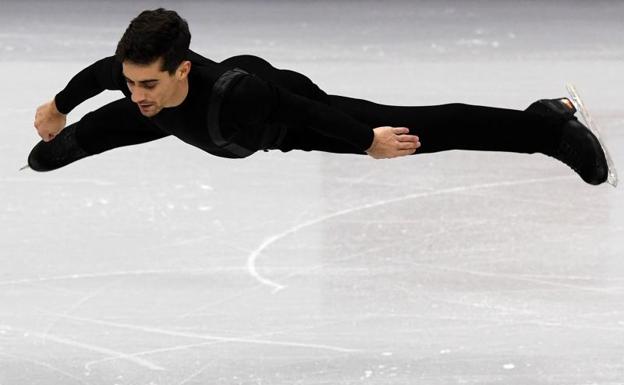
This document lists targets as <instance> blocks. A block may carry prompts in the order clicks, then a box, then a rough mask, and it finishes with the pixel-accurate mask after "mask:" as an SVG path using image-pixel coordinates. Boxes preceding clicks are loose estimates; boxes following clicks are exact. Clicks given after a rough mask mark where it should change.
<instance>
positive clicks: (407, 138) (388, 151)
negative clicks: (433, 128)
mask: <svg viewBox="0 0 624 385" xmlns="http://www.w3.org/2000/svg"><path fill="white" fill-rule="evenodd" d="M228 94H229V95H228V101H229V102H230V103H232V104H231V106H232V108H233V109H234V111H235V113H234V117H235V119H236V120H237V122H238V123H240V124H257V123H265V122H266V123H282V124H287V125H296V126H301V127H307V128H309V129H312V130H316V131H317V132H319V133H321V134H323V135H325V136H329V137H332V138H336V139H340V140H343V141H345V142H347V143H351V144H353V145H355V146H357V147H358V148H360V149H361V150H362V151H366V152H367V153H368V154H369V155H370V156H372V157H374V158H392V157H396V156H402V155H409V154H413V153H414V152H415V151H416V149H417V148H418V147H419V146H420V143H419V142H418V137H416V136H414V135H407V133H408V132H409V130H408V129H407V128H405V127H388V126H384V127H377V128H374V129H373V128H371V127H368V126H367V125H365V124H362V123H361V122H359V121H357V120H356V119H354V118H353V117H351V116H350V115H347V114H345V113H344V112H342V111H339V110H336V109H334V108H332V107H331V106H328V105H326V104H323V103H321V102H318V101H316V100H312V99H308V98H305V97H303V96H300V95H297V94H294V93H292V92H290V91H288V90H286V89H285V88H283V87H280V86H277V85H275V84H273V83H270V82H267V81H264V80H263V79H260V78H259V77H257V76H255V75H243V76H242V78H241V79H240V80H239V81H238V82H237V83H236V84H235V85H234V86H233V87H232V89H230V90H228Z"/></svg>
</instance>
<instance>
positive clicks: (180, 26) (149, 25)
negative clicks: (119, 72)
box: [115, 8, 191, 75]
mask: <svg viewBox="0 0 624 385" xmlns="http://www.w3.org/2000/svg"><path fill="white" fill-rule="evenodd" d="M190 43H191V32H190V31H189V27H188V23H187V22H186V20H184V19H183V18H181V17H180V15H178V14H177V13H176V12H175V11H169V10H166V9H164V8H158V9H155V10H153V11H149V10H146V11H143V12H141V13H140V14H139V16H137V17H135V18H134V19H133V20H132V21H131V22H130V25H129V26H128V28H127V29H126V32H124V34H123V36H122V37H121V40H119V43H118V44H117V50H116V51H115V56H116V58H117V60H118V61H119V62H123V61H125V60H128V61H130V62H132V63H135V64H145V65H147V64H151V63H153V62H155V61H156V60H158V59H159V58H160V57H162V58H163V64H162V68H161V69H162V70H163V71H167V72H169V74H170V75H173V74H174V73H175V70H176V69H177V68H178V66H179V65H180V63H182V61H184V59H185V58H186V56H187V54H188V49H189V45H190Z"/></svg>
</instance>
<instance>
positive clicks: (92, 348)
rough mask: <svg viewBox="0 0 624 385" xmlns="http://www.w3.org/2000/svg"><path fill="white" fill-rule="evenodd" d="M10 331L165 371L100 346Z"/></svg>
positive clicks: (49, 335)
mask: <svg viewBox="0 0 624 385" xmlns="http://www.w3.org/2000/svg"><path fill="white" fill-rule="evenodd" d="M59 316H61V317H64V318H70V317H69V316H63V315H59ZM11 329H12V330H17V331H20V332H22V333H24V337H29V336H33V337H36V338H40V339H43V340H45V341H52V342H56V343H58V344H61V345H68V346H71V347H74V348H81V349H84V350H89V351H92V352H97V353H102V354H106V355H109V356H113V357H115V358H117V359H120V360H126V361H129V362H132V363H134V364H137V365H139V366H142V367H145V368H148V369H151V370H165V369H164V368H163V367H161V366H158V365H156V364H154V363H152V362H150V361H148V360H145V359H142V358H135V357H131V356H130V355H128V354H126V353H123V352H118V351H115V350H112V349H108V348H105V347H102V346H97V345H91V344H85V343H82V342H78V341H74V340H71V339H68V338H63V337H59V336H55V335H53V334H47V335H44V334H43V333H39V332H33V331H30V330H26V329H20V328H15V327H11Z"/></svg>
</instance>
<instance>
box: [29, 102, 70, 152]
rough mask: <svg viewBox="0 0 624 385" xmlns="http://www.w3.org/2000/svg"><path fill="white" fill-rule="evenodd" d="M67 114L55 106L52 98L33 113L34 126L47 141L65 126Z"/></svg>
mask: <svg viewBox="0 0 624 385" xmlns="http://www.w3.org/2000/svg"><path fill="white" fill-rule="evenodd" d="M66 123H67V115H65V114H62V113H60V112H59V110H58V109H57V108H56V103H54V99H52V100H51V101H49V102H47V103H44V104H42V105H40V106H39V107H38V108H37V112H36V113H35V128H36V129H37V133H38V134H39V136H40V137H41V139H43V141H44V142H49V141H51V140H52V139H54V137H55V136H56V135H58V133H59V132H61V131H62V130H63V128H65V124H66Z"/></svg>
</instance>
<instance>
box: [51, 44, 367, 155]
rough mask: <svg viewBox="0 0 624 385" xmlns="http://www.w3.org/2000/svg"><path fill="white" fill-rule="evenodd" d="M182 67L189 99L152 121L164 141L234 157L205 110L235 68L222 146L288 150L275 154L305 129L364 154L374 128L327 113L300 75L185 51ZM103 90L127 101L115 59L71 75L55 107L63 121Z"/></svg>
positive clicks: (225, 98)
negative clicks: (185, 69) (284, 140)
mask: <svg viewBox="0 0 624 385" xmlns="http://www.w3.org/2000/svg"><path fill="white" fill-rule="evenodd" d="M187 60H190V61H191V71H190V72H189V77H188V80H189V92H188V95H187V97H186V98H185V100H184V101H183V102H182V104H180V105H179V106H176V107H170V108H163V109H162V110H161V111H160V112H159V113H158V114H156V115H155V116H153V117H151V118H150V120H151V121H152V122H153V123H154V125H155V126H156V127H157V128H158V129H160V130H162V131H163V132H165V133H166V134H171V135H174V136H176V137H178V138H179V139H181V140H183V141H185V142H187V143H189V144H191V145H193V146H196V147H198V148H201V149H203V150H204V151H207V152H209V153H211V154H213V155H217V156H223V157H240V156H239V155H238V156H237V155H232V154H231V153H230V152H229V151H227V150H226V149H224V148H223V146H221V145H217V144H215V141H214V137H213V136H211V135H210V133H209V130H208V124H209V121H208V120H209V119H208V118H207V112H208V111H209V109H210V108H213V109H214V108H215V105H214V103H213V102H211V100H212V101H214V98H212V99H211V97H212V96H213V94H214V93H215V91H214V85H215V82H217V81H218V80H219V79H220V78H221V77H222V76H225V75H227V74H226V73H227V72H228V71H230V70H231V69H232V68H234V67H238V68H241V69H243V70H244V71H246V72H247V73H244V74H242V76H240V77H239V78H238V79H236V81H232V82H230V83H229V85H228V86H227V88H226V89H225V90H223V94H222V102H221V104H220V107H219V108H218V109H219V111H218V116H219V118H218V126H219V128H218V129H219V130H220V132H221V133H222V134H223V137H224V138H226V139H227V140H228V141H230V142H233V143H235V144H236V145H240V146H242V147H244V148H246V149H248V150H250V152H249V154H251V153H253V152H254V151H257V150H260V149H267V148H277V149H282V150H290V149H291V148H285V149H284V148H282V147H280V139H282V138H283V137H284V134H285V133H287V132H288V133H289V135H293V134H294V135H299V134H297V133H302V132H305V130H308V129H309V130H315V131H317V133H320V134H322V135H324V136H329V137H333V138H336V139H339V140H342V141H345V142H347V143H350V144H352V145H354V146H355V147H357V148H359V149H361V150H362V151H365V150H366V149H368V148H369V147H370V146H371V144H372V141H373V136H374V133H373V130H372V128H371V127H369V126H367V125H364V124H362V123H360V122H359V121H357V120H355V119H353V118H352V117H351V116H349V115H347V114H345V113H343V112H342V111H339V110H337V109H335V108H332V107H331V106H330V105H329V103H328V96H327V94H326V93H325V92H324V91H322V90H321V89H320V88H319V87H318V86H317V85H316V84H314V83H313V82H312V81H311V80H310V79H308V78H307V77H306V76H304V75H302V74H299V73H297V72H294V71H290V70H280V69H276V68H274V67H273V66H271V65H270V64H269V63H268V62H266V61H265V60H263V59H261V58H259V57H255V56H251V55H241V56H235V57H232V58H229V59H226V60H224V61H223V62H221V63H216V62H213V61H211V60H209V59H207V58H205V57H203V56H200V55H198V54H197V53H195V52H193V51H191V50H189V54H188V56H187ZM105 89H107V90H120V91H121V92H122V93H123V94H124V95H125V96H126V97H130V96H131V93H130V91H129V89H128V87H127V85H126V81H125V78H124V76H123V73H122V65H121V63H119V62H118V61H117V60H116V59H115V57H114V56H110V57H106V58H104V59H101V60H99V61H97V62H95V63H94V64H92V65H90V66H89V67H87V68H85V69H83V70H82V71H80V72H79V73H78V74H76V76H74V77H73V78H72V79H71V80H70V82H69V83H68V84H67V86H66V87H65V88H64V89H63V90H62V91H61V92H59V93H58V94H57V95H56V97H55V102H56V106H57V108H58V110H59V111H60V112H61V113H64V114H67V113H69V112H70V111H71V110H72V109H73V108H75V107H76V106H77V105H78V104H80V103H82V102H83V101H85V100H86V99H88V98H90V97H93V96H95V95H97V94H99V93H100V92H102V91H103V90H105ZM137 108H138V106H137ZM301 135H302V136H304V135H303V134H301ZM290 142H292V141H290ZM246 155H248V154H246ZM246 155H245V156H246Z"/></svg>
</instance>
